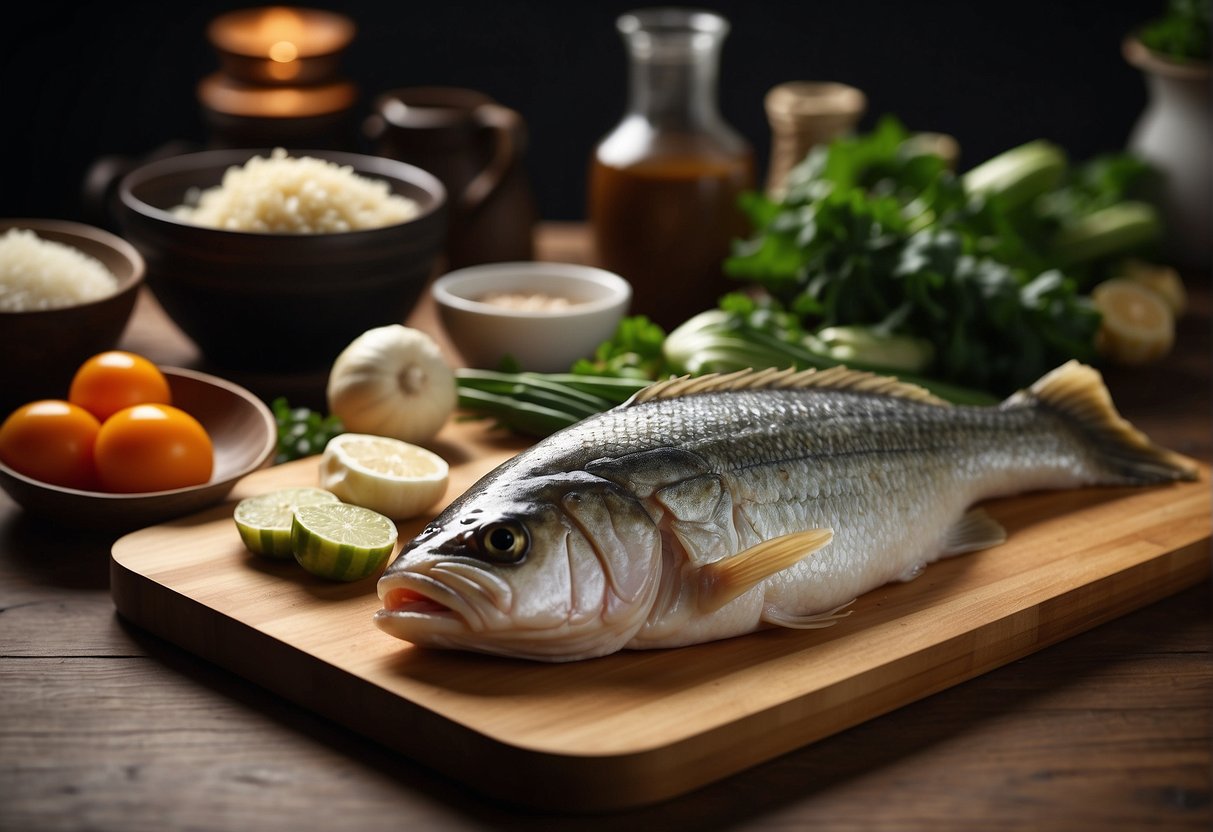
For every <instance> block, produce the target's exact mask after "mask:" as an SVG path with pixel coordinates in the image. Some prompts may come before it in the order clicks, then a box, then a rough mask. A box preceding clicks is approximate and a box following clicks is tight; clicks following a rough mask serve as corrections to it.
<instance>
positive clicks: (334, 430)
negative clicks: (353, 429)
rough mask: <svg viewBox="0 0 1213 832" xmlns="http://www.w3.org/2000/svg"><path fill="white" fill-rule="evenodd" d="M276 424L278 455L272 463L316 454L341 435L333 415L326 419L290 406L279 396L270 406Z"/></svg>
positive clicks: (319, 414)
mask: <svg viewBox="0 0 1213 832" xmlns="http://www.w3.org/2000/svg"><path fill="white" fill-rule="evenodd" d="M270 409H271V410H272V411H273V413H274V421H276V422H277V423H278V452H277V454H276V455H275V456H274V464H276V465H277V464H279V463H282V462H289V461H291V460H292V459H302V458H303V457H307V456H312V455H313V454H318V453H320V452H321V451H323V450H324V446H325V445H327V444H328V441H329V440H330V439H332V438H333V437H334V436H336V435H337V434H339V433H344V432H345V427H344V425H342V424H341V420H340V419H338V418H337V417H336V416H331V415H330V416H326V415H324V414H322V413H318V412H316V411H315V410H310V409H308V408H306V407H291V406H290V403H289V402H287V400H286V399H285V398H283V397H281V396H280V397H278V398H276V399H274V401H273V402H272V403H271V404H270Z"/></svg>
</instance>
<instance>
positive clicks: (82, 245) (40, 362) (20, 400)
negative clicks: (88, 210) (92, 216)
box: [0, 219, 144, 418]
mask: <svg viewBox="0 0 1213 832" xmlns="http://www.w3.org/2000/svg"><path fill="white" fill-rule="evenodd" d="M10 228H27V229H29V230H31V231H33V232H34V233H35V234H37V235H38V236H39V237H41V238H42V239H44V240H51V241H53V242H56V243H62V244H63V245H68V246H72V247H73V248H76V249H78V250H80V251H82V252H83V253H85V254H87V255H89V256H91V257H95V258H96V259H97V260H100V261H101V263H102V264H103V265H104V266H105V267H106V268H107V269H109V270H110V271H111V272H112V273H113V274H114V276H115V277H117V278H118V289H117V291H116V292H115V293H114V294H112V295H109V296H108V297H104V298H101V299H100V300H95V301H90V302H89V303H82V304H78V305H75V306H64V307H60V308H59V309H43V310H37V311H31V312H0V411H2V412H0V418H3V417H4V416H7V415H8V413H9V412H10V411H12V410H14V409H15V408H17V407H20V406H21V405H23V404H25V403H26V402H29V401H32V400H34V399H44V398H56V399H61V398H63V397H65V396H66V395H67V387H68V385H69V384H70V383H71V380H72V376H73V375H74V374H75V372H76V370H77V368H79V366H80V365H81V364H83V363H84V361H85V359H87V358H89V357H91V356H93V355H96V354H97V353H99V352H104V351H105V350H108V349H113V347H114V346H115V345H116V344H117V343H118V339H119V338H121V337H122V332H123V330H125V329H126V325H127V322H128V321H129V320H130V317H131V312H132V311H133V310H134V308H135V299H136V297H137V296H138V293H139V287H140V286H141V285H142V284H143V276H144V264H143V258H142V257H141V256H139V252H138V251H136V250H135V249H134V247H132V246H131V244H130V243H128V242H126V241H125V240H123V239H122V238H120V237H116V236H114V235H113V234H110V233H109V232H108V231H102V230H101V229H100V228H94V227H93V226H91V225H82V224H80V223H75V222H66V221H63V220H44V219H0V234H4V233H5V232H6V231H8V230H9V229H10Z"/></svg>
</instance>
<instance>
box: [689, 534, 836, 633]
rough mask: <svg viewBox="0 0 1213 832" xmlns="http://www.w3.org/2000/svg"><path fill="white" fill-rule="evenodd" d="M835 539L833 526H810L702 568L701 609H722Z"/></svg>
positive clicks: (700, 576)
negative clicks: (814, 527) (808, 528)
mask: <svg viewBox="0 0 1213 832" xmlns="http://www.w3.org/2000/svg"><path fill="white" fill-rule="evenodd" d="M833 538H834V532H833V531H832V530H830V529H810V530H808V531H803V532H794V533H793V534H787V535H784V536H782V537H776V538H773V539H771V540H766V541H763V542H762V543H759V544H758V545H757V546H751V547H750V548H749V549H746V550H745V551H743V552H738V553H737V554H735V555H730V556H729V557H727V558H722V559H721V560H718V561H716V562H714V563H709V564H707V565H706V566H704V567H702V568H700V570H699V609H700V611H701V612H704V613H708V612H712V611H714V610H718V609H720V608H721V607H723V606H724V605H725V604H727V603H728V602H729V601H732V600H733V599H734V598H737V597H738V596H739V595H742V594H743V593H745V592H746V591H747V590H749V589H750V588H752V587H754V586H755V585H757V584H758V583H759V582H760V581H762V580H764V579H766V578H769V577H770V576H771V575H774V574H775V573H776V572H780V571H782V570H784V569H787V568H788V567H789V566H792V565H794V564H796V563H799V562H800V561H802V560H804V559H805V558H806V557H808V556H809V555H811V554H813V552H816V551H817V550H818V549H820V548H822V547H823V546H825V545H827V544H828V543H829V542H830V541H831V540H832V539H833Z"/></svg>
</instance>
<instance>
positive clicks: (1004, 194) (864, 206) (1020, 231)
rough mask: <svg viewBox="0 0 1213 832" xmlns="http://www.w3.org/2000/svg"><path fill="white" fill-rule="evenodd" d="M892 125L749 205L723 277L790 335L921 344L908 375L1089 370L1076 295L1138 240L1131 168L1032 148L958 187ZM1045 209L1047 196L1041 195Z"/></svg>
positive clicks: (1143, 220)
mask: <svg viewBox="0 0 1213 832" xmlns="http://www.w3.org/2000/svg"><path fill="white" fill-rule="evenodd" d="M920 148H921V145H919V144H917V143H916V142H914V141H913V140H912V136H911V135H910V134H909V132H908V131H907V130H906V129H905V128H904V127H903V126H902V125H901V124H900V123H899V122H898V121H897V120H896V119H894V118H892V117H888V118H885V119H883V120H882V121H881V122H880V124H879V125H878V126H877V128H876V129H875V130H874V131H872V132H871V133H869V134H867V135H860V136H856V137H853V138H847V139H842V140H839V141H836V142H834V143H833V144H832V145H830V146H829V147H821V148H817V149H814V150H813V151H812V152H810V154H809V155H808V157H807V158H806V159H805V160H804V162H802V163H801V164H800V165H799V166H798V167H797V168H795V169H794V170H793V171H792V173H791V174H790V176H789V178H788V181H787V186H786V191H785V195H784V197H783V198H782V199H781V200H779V201H775V200H772V199H769V198H767V197H764V196H761V195H757V194H751V195H748V196H747V197H746V199H745V202H744V205H743V207H744V208H745V209H746V211H747V213H748V215H749V217H750V220H751V222H752V225H753V227H754V228H755V229H756V232H755V234H754V235H753V236H752V237H750V238H749V239H746V240H742V241H736V242H735V245H734V253H733V256H732V257H730V258H729V259H728V261H727V262H726V264H725V268H726V270H727V271H728V273H729V274H730V275H731V276H733V277H734V278H737V279H740V280H743V281H748V282H751V283H754V284H757V285H758V286H761V287H762V288H763V289H764V290H766V291H767V292H768V293H770V294H771V295H772V296H773V297H774V298H776V299H777V300H779V301H780V302H781V303H782V304H783V306H784V307H785V308H786V309H787V310H789V311H791V312H793V313H795V314H796V315H797V316H798V317H799V318H800V320H801V323H802V325H803V327H804V329H805V330H806V331H808V332H816V331H819V330H820V329H822V328H828V327H836V326H841V325H845V326H852V325H859V326H864V327H870V328H873V329H874V330H875V331H877V332H881V333H885V334H896V335H904V336H909V337H912V338H921V339H925V340H926V341H929V342H930V343H931V345H932V346H933V352H934V360H933V362H932V364H931V365H930V366H928V367H926V368H924V374H925V375H928V376H931V377H935V378H939V379H941V380H943V381H946V382H949V383H952V384H957V385H962V386H965V387H975V388H979V389H981V390H985V391H989V392H992V393H997V394H1006V393H1009V392H1011V391H1013V390H1015V389H1018V388H1019V387H1022V386H1024V385H1026V384H1029V383H1031V382H1032V381H1034V380H1035V379H1036V378H1038V377H1039V376H1040V375H1042V374H1043V373H1044V372H1046V371H1048V370H1050V369H1052V368H1053V367H1055V366H1057V365H1058V364H1061V363H1063V362H1064V361H1065V360H1067V359H1070V358H1078V359H1080V360H1085V361H1091V360H1094V358H1095V346H1094V342H1095V333H1096V331H1097V330H1098V326H1099V314H1098V312H1096V310H1095V309H1094V307H1093V305H1092V304H1091V303H1090V301H1089V299H1088V298H1087V297H1085V296H1084V295H1083V294H1082V290H1083V288H1084V287H1085V286H1088V285H1090V284H1091V282H1092V281H1093V280H1094V279H1095V277H1096V275H1097V274H1098V271H1097V267H1098V266H1099V264H1100V263H1102V262H1105V261H1107V260H1108V258H1111V257H1113V256H1120V255H1123V254H1127V253H1131V252H1134V251H1138V250H1140V248H1141V246H1143V245H1146V244H1148V243H1150V242H1151V241H1153V240H1154V238H1155V237H1156V236H1157V232H1158V225H1157V219H1156V217H1155V216H1154V212H1153V209H1152V208H1150V207H1149V206H1146V205H1144V204H1141V203H1136V202H1130V201H1129V200H1128V196H1129V195H1130V189H1131V187H1132V186H1133V185H1134V184H1135V183H1136V182H1138V181H1139V180H1140V179H1141V178H1142V176H1143V175H1144V173H1145V172H1146V168H1145V166H1144V165H1141V164H1139V163H1133V162H1130V161H1128V160H1126V159H1125V158H1123V157H1107V158H1104V159H1101V160H1097V161H1096V162H1093V163H1091V164H1090V165H1088V166H1083V167H1080V168H1075V169H1073V170H1069V169H1068V166H1067V165H1066V161H1065V157H1064V155H1063V154H1062V153H1061V151H1060V150H1059V149H1058V148H1056V147H1054V146H1052V145H1050V144H1048V143H1047V142H1033V143H1030V144H1028V145H1024V146H1022V147H1020V148H1014V149H1012V150H1010V151H1007V152H1006V153H1005V154H1001V155H1000V156H999V157H995V158H994V159H992V160H989V161H988V162H986V163H984V164H983V165H979V166H978V167H977V168H975V169H974V170H972V171H970V172H969V173H967V174H965V176H963V177H960V176H956V175H955V174H954V173H952V172H951V171H950V170H949V169H948V168H947V166H946V165H945V163H944V161H943V160H942V159H941V158H939V157H938V156H935V155H931V154H929V153H926V152H924V151H923V150H921V149H920ZM1046 196H1047V197H1048V198H1047V199H1046V198H1045V197H1046Z"/></svg>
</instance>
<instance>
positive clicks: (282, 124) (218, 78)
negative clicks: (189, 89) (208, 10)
mask: <svg viewBox="0 0 1213 832" xmlns="http://www.w3.org/2000/svg"><path fill="white" fill-rule="evenodd" d="M354 33H355V26H354V24H353V22H352V21H351V20H350V19H349V18H347V17H345V16H343V15H340V14H336V13H334V12H328V11H321V10H319V9H307V8H296V7H290V6H263V7H258V8H250V9H241V10H239V11H234V12H228V13H227V14H223V15H221V16H219V17H217V18H215V19H214V20H213V21H211V23H210V25H209V26H208V27H207V38H208V40H209V41H210V43H211V45H212V46H213V47H214V49H215V52H216V54H217V55H218V57H219V71H218V72H215V73H213V74H211V75H208V76H207V77H205V78H203V79H202V81H201V82H200V83H199V84H198V100H199V101H200V103H201V104H202V108H203V114H204V116H205V118H206V121H207V123H208V124H209V126H210V127H211V129H212V133H213V138H212V142H211V144H212V145H215V146H219V147H261V146H270V145H274V146H279V145H294V146H305V145H306V146H310V147H316V148H329V149H343V148H345V147H347V146H350V145H352V144H353V143H354V138H353V132H352V126H351V125H349V123H348V122H349V115H350V113H351V112H352V110H353V107H354V105H355V103H356V102H357V98H358V89H357V87H355V85H354V84H352V83H351V82H349V81H348V80H346V79H344V78H342V77H341V76H340V72H339V68H340V60H341V54H342V52H343V51H344V50H345V49H346V47H348V46H349V44H350V42H351V41H352V40H353V38H354Z"/></svg>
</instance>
